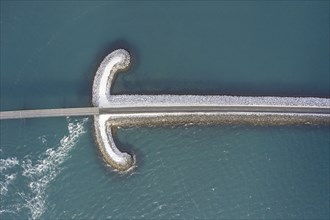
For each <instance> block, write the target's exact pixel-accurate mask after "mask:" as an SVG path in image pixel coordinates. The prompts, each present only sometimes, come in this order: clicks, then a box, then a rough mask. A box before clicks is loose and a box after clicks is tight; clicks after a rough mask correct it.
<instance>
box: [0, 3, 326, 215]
mask: <svg viewBox="0 0 330 220" xmlns="http://www.w3.org/2000/svg"><path fill="white" fill-rule="evenodd" d="M328 8H329V2H328V1H294V2H286V1H279V2H276V1H271V2H258V1H249V2H241V1H236V2H228V1H221V2H214V1H209V2H196V1H192V2H169V3H166V2H155V3H153V2H149V1H146V2H140V3H135V2H133V1H127V2H116V1H113V2H104V1H97V2H85V1H82V2H73V1H71V2H55V1H50V2H9V1H1V33H0V34H1V58H0V59H1V65H0V70H1V72H0V73H1V75H0V77H1V94H0V104H1V106H0V108H1V110H2V111H3V110H15V109H33V108H52V107H54V108H60V107H80V106H90V104H91V84H92V80H93V76H94V73H95V71H96V69H97V67H98V65H99V63H100V62H101V60H102V59H103V57H104V56H105V55H106V54H108V53H109V52H110V51H111V50H112V49H115V48H118V47H124V48H126V49H128V50H129V51H130V52H131V54H132V57H133V65H132V68H131V69H130V70H129V71H128V72H127V73H125V74H124V73H123V74H121V75H120V76H119V77H118V80H117V81H116V83H115V87H114V92H115V93H117V94H127V93H130V94H136V93H138V94H168V93H173V94H229V95H279V96H319V97H330V85H329V81H330V75H329V10H328ZM0 128H1V133H0V135H1V136H0V137H1V148H0V149H1V150H0V152H1V156H0V169H1V180H0V181H1V182H0V184H1V201H0V205H1V209H0V217H1V219H17V218H21V219H26V218H30V219H53V218H61V219H66V218H75V219H88V218H115V219H118V218H120V219H123V218H157V219H160V218H163V219H164V218H172V219H173V218H176V219H177V218H193V217H196V218H222V219H223V218H225V219H237V218H244V219H261V218H263V219H328V218H329V196H330V191H329V172H330V168H329V145H330V129H329V126H308V125H305V126H280V127H274V126H260V127H259V126H256V127H253V126H243V125H242V126H225V125H223V126H192V125H189V126H188V125H185V126H177V127H163V128H162V127H149V128H147V127H136V128H120V129H118V131H117V134H116V138H117V140H116V141H117V143H119V146H122V149H126V150H128V151H130V152H134V153H135V154H136V155H137V160H138V167H137V169H136V170H134V172H132V173H131V174H129V175H118V174H116V173H113V172H112V171H111V170H110V169H109V168H108V167H106V166H105V165H104V163H103V162H102V159H101V157H100V154H99V152H98V151H97V148H96V145H95V143H94V139H93V132H92V129H91V128H92V118H87V117H86V118H51V119H26V120H15V121H1V125H0Z"/></svg>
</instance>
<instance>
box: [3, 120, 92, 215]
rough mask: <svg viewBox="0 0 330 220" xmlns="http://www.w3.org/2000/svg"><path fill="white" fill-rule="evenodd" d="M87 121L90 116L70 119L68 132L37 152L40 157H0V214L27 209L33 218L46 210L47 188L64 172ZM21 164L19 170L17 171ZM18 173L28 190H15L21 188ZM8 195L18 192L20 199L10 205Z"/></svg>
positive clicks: (15, 212)
mask: <svg viewBox="0 0 330 220" xmlns="http://www.w3.org/2000/svg"><path fill="white" fill-rule="evenodd" d="M87 120H88V118H84V119H70V118H68V132H69V133H68V135H66V136H64V137H63V138H62V139H61V140H60V142H59V143H58V144H57V145H56V146H54V147H51V148H48V149H47V150H46V151H44V152H43V153H41V154H40V155H38V157H37V159H30V158H29V155H28V156H27V157H24V158H27V159H23V160H22V161H19V160H18V159H17V158H16V157H10V158H6V159H0V171H1V180H0V186H1V203H0V204H1V208H0V217H1V216H2V215H4V214H11V215H14V216H15V217H19V218H22V212H26V210H27V211H28V213H29V218H30V219H38V218H40V216H41V215H42V214H43V213H44V212H45V210H46V208H45V204H46V199H47V194H46V189H47V187H48V186H49V184H50V183H51V182H52V181H53V180H54V179H55V178H56V177H57V176H58V175H59V174H60V173H61V171H62V170H63V167H61V164H63V163H64V162H65V161H66V160H67V159H68V158H70V154H69V153H70V151H71V150H72V149H74V147H75V146H76V144H77V142H78V141H79V138H80V137H81V135H82V134H84V133H85V132H86V130H85V129H84V124H85V123H86V121H87ZM18 166H19V168H20V169H19V171H18V172H17V167H18ZM17 176H20V178H23V181H24V183H25V184H27V189H28V190H24V191H22V190H18V192H15V190H17V189H19V188H18V187H15V186H12V185H14V184H15V179H16V177H17ZM11 189H12V191H11ZM8 194H9V196H14V195H18V196H19V197H18V198H19V202H17V201H16V202H15V203H14V204H8V203H7V202H6V198H8ZM3 203H5V204H3ZM23 215H24V214H23Z"/></svg>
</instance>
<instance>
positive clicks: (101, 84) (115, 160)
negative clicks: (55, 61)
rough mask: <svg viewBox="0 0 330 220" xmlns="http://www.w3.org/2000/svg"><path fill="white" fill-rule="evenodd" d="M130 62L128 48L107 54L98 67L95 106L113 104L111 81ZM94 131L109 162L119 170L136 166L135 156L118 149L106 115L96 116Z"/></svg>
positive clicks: (93, 100) (95, 83)
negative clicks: (111, 101)
mask: <svg viewBox="0 0 330 220" xmlns="http://www.w3.org/2000/svg"><path fill="white" fill-rule="evenodd" d="M129 64H130V55H129V53H128V52H127V51H126V50H123V49H119V50H115V51H113V52H112V53H110V54H109V55H108V56H106V58H105V59H104V60H103V61H102V63H101V65H100V67H99V68H98V70H97V72H96V75H95V78H94V82H93V96H92V103H93V105H94V106H97V107H103V106H109V105H111V104H110V97H111V94H110V92H111V83H112V81H113V80H114V78H115V74H116V73H117V72H118V71H123V70H125V69H127V68H128V67H129ZM94 131H95V136H96V141H97V143H98V147H99V150H100V152H101V154H102V156H103V159H104V160H105V161H106V163H107V164H109V165H110V166H111V167H113V168H114V169H115V170H117V171H119V172H127V171H129V170H130V169H131V168H132V167H134V164H135V159H134V156H131V155H130V154H128V153H125V152H120V151H119V150H118V148H117V146H116V144H115V142H114V140H113V137H112V130H111V127H109V126H108V117H107V116H106V115H98V116H94Z"/></svg>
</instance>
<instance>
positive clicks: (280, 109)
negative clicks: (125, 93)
mask: <svg viewBox="0 0 330 220" xmlns="http://www.w3.org/2000/svg"><path fill="white" fill-rule="evenodd" d="M175 112H178V113H180V112H190V113H191V112H196V113H197V112H229V113H231V112H237V113H239V112H242V113H244V112H256V113H276V114H287V113H299V114H306V115H308V114H317V115H324V116H326V117H330V107H312V106H311V107H306V106H305V107H297V106H158V107H157V106H154V107H150V106H149V107H113V108H98V107H85V108H59V109H38V110H20V111H3V112H0V119H21V118H41V117H66V116H92V115H99V114H135V113H175Z"/></svg>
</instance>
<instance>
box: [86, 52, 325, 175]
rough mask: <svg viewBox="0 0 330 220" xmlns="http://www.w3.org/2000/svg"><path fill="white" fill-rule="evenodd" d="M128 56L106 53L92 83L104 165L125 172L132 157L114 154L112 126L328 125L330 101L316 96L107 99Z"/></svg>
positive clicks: (196, 96)
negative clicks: (97, 111) (188, 124)
mask: <svg viewBox="0 0 330 220" xmlns="http://www.w3.org/2000/svg"><path fill="white" fill-rule="evenodd" d="M129 64H130V55H129V53H128V52H127V51H126V50H123V49H119V50H115V51H113V52H112V53H110V54H109V55H108V56H107V57H106V58H105V59H104V60H103V61H102V63H101V65H100V67H99V68H98V70H97V73H96V75H95V78H94V84H93V100H92V101H93V105H94V106H95V107H99V113H100V114H99V115H95V116H94V128H95V135H96V139H97V142H98V146H99V148H100V151H101V153H102V155H103V158H104V159H105V161H106V162H107V163H108V164H109V165H111V166H112V167H113V168H115V169H116V170H118V171H121V172H125V171H128V170H130V169H131V168H132V167H134V165H135V158H134V156H132V155H130V154H128V153H125V152H121V151H120V150H118V148H117V146H116V144H115V142H114V139H113V130H112V129H113V127H116V126H125V125H150V124H153V125H154V124H160V125H164V124H184V123H203V124H210V123H213V124H214V123H217V124H224V123H249V124H254V125H256V124H257V125H260V124H314V123H316V124H329V123H330V100H329V99H327V98H314V97H248V96H223V95H219V96H203V95H111V86H112V84H113V81H114V79H115V75H116V73H118V72H119V71H123V70H125V69H127V68H128V67H129Z"/></svg>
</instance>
